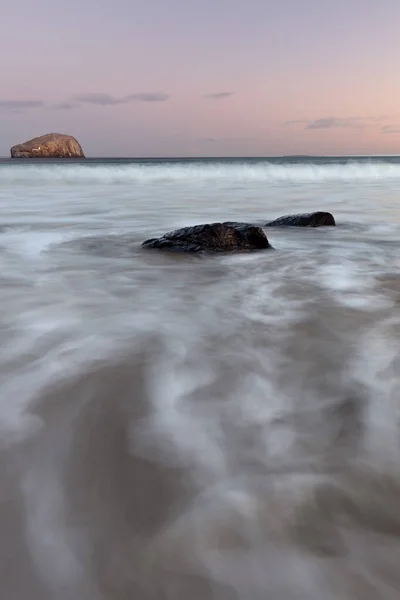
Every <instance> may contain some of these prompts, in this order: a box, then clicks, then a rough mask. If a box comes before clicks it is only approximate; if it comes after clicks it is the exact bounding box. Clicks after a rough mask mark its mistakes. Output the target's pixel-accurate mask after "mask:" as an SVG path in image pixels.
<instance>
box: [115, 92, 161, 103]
mask: <svg viewBox="0 0 400 600" xmlns="http://www.w3.org/2000/svg"><path fill="white" fill-rule="evenodd" d="M168 98H169V94H163V93H162V92H144V93H142V94H131V95H130V96H126V98H125V101H126V102H132V101H133V102H135V101H137V102H165V101H166V100H168Z"/></svg>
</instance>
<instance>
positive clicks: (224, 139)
mask: <svg viewBox="0 0 400 600" xmlns="http://www.w3.org/2000/svg"><path fill="white" fill-rule="evenodd" d="M258 139H259V138H255V137H221V138H213V137H208V138H207V137H206V138H198V141H199V142H205V143H207V144H218V143H221V142H255V141H256V140H258Z"/></svg>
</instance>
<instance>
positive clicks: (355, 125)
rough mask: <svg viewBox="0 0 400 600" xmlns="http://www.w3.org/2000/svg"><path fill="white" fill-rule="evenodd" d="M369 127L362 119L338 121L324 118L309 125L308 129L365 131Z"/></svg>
mask: <svg viewBox="0 0 400 600" xmlns="http://www.w3.org/2000/svg"><path fill="white" fill-rule="evenodd" d="M364 127H367V123H366V121H365V119H363V118H362V117H349V118H346V119H338V118H336V117H324V118H323V119H317V120H316V121H311V122H310V123H308V125H307V127H306V129H333V128H345V129H364Z"/></svg>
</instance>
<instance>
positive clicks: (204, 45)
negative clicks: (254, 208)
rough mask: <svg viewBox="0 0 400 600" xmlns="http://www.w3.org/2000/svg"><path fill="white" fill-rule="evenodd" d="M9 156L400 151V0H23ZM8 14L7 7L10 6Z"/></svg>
mask: <svg viewBox="0 0 400 600" xmlns="http://www.w3.org/2000/svg"><path fill="white" fill-rule="evenodd" d="M5 14H6V17H5V18H3V21H2V33H1V36H0V57H1V58H0V72H1V86H0V126H1V136H0V156H7V155H9V148H10V146H11V145H13V144H15V143H18V142H22V141H25V140H26V139H29V138H31V137H34V136H36V135H40V134H43V133H48V132H52V131H56V132H62V133H70V134H72V135H75V136H76V137H77V138H78V139H79V141H80V142H81V143H82V145H83V147H84V150H85V152H86V154H87V155H88V156H263V155H264V156H268V155H282V154H400V74H399V73H400V71H399V60H400V35H399V26H400V0H246V1H245V0H113V2H111V0H97V1H96V2H94V1H92V0H85V1H84V2H82V1H81V0H79V1H78V0H69V1H68V2H61V1H54V0H35V1H34V2H32V0H19V1H18V2H14V3H8V5H7V11H6V13H5ZM3 17H4V15H3Z"/></svg>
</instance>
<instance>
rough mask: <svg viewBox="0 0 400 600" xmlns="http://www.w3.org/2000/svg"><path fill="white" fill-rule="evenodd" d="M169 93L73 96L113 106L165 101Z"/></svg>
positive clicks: (85, 100)
mask: <svg viewBox="0 0 400 600" xmlns="http://www.w3.org/2000/svg"><path fill="white" fill-rule="evenodd" d="M168 98H169V95H168V94H164V93H162V92H143V93H139V94H129V95H128V96H123V97H121V98H119V97H116V96H112V95H111V94H101V93H90V94H80V95H78V96H75V97H74V100H75V101H76V102H82V103H87V104H96V105H97V106H115V105H117V104H128V103H129V102H165V101H166V100H168Z"/></svg>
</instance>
